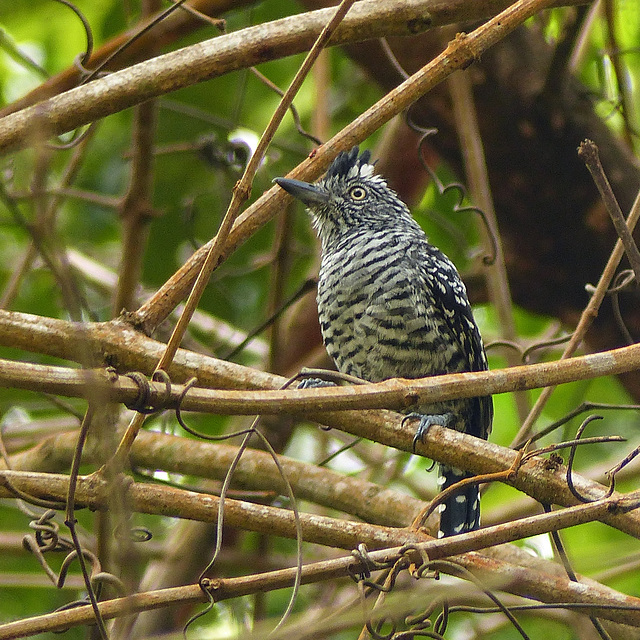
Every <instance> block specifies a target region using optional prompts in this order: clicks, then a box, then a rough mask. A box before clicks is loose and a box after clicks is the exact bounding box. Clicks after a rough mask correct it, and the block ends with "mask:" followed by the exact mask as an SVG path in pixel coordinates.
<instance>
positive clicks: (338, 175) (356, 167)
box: [324, 145, 374, 181]
mask: <svg viewBox="0 0 640 640" xmlns="http://www.w3.org/2000/svg"><path fill="white" fill-rule="evenodd" d="M359 152H360V149H359V147H358V146H357V145H356V146H355V147H353V148H352V149H351V150H350V151H341V152H340V153H339V154H338V156H337V157H336V159H335V160H334V161H333V162H332V163H331V166H330V167H329V169H327V173H326V174H325V178H324V179H325V181H329V180H341V179H342V180H344V179H354V178H358V177H360V178H366V177H369V176H372V175H373V170H374V165H373V164H372V163H371V162H369V160H370V158H371V152H370V151H368V150H367V151H363V152H362V153H361V154H360V155H358V153H359Z"/></svg>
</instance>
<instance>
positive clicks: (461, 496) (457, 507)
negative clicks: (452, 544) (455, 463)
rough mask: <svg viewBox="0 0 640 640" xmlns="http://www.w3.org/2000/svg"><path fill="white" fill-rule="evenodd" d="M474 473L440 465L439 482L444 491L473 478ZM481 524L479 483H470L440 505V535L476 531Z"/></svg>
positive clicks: (440, 536) (441, 536)
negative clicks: (461, 481)
mask: <svg viewBox="0 0 640 640" xmlns="http://www.w3.org/2000/svg"><path fill="white" fill-rule="evenodd" d="M471 477H473V474H469V473H467V472H466V471H461V470H460V469H456V468H454V467H447V466H445V465H439V467H438V484H439V485H440V490H441V491H444V490H445V489H447V488H448V487H450V486H451V485H454V484H456V482H460V480H464V479H465V478H471ZM479 526H480V494H479V492H478V485H468V486H466V487H464V488H462V489H461V490H460V491H458V492H455V493H453V494H452V495H450V496H449V497H448V498H447V499H446V500H445V501H444V502H443V503H442V504H441V505H440V530H439V531H438V537H439V538H443V537H445V536H454V535H457V534H459V533H466V532H467V531H475V530H476V529H477V528H478V527H479Z"/></svg>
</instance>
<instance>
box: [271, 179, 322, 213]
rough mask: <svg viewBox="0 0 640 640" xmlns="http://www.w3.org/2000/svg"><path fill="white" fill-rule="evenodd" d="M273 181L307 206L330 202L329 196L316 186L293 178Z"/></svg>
mask: <svg viewBox="0 0 640 640" xmlns="http://www.w3.org/2000/svg"><path fill="white" fill-rule="evenodd" d="M273 181H274V182H275V183H276V184H278V185H280V186H281V187H282V188H283V189H284V190H285V191H287V192H288V193H290V194H291V195H292V196H293V197H294V198H298V200H302V202H304V203H305V204H306V205H309V206H312V205H314V204H326V203H327V202H328V201H329V194H328V193H327V192H326V191H325V190H324V189H322V188H320V187H318V186H316V185H315V184H309V183H308V182H302V181H301V180H293V179H291V178H274V179H273Z"/></svg>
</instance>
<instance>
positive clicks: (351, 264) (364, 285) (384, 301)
mask: <svg viewBox="0 0 640 640" xmlns="http://www.w3.org/2000/svg"><path fill="white" fill-rule="evenodd" d="M274 182H275V183H277V184H278V185H279V186H280V187H282V188H283V189H284V190H285V191H287V192H288V193H289V194H290V195H292V196H294V197H295V198H297V199H298V200H301V201H302V202H303V203H304V204H305V205H306V207H307V209H308V212H309V213H310V214H311V218H312V223H313V226H314V227H315V230H316V231H317V234H318V236H319V238H320V243H321V264H320V270H319V278H318V291H317V303H318V316H319V321H320V329H321V333H322V338H323V342H324V345H325V347H326V350H327V352H328V353H329V355H330V356H331V357H332V358H333V360H334V361H335V364H336V367H337V369H338V370H339V371H341V372H343V373H346V374H350V375H353V376H357V377H358V378H361V379H363V380H365V381H368V382H380V381H382V380H387V379H389V378H398V377H399V378H422V377H427V376H436V375H443V374H447V373H458V372H463V371H484V370H486V369H488V363H487V356H486V353H485V349H484V345H483V342H482V338H481V335H480V331H479V329H478V325H477V324H476V322H475V319H474V317H473V313H472V309H471V305H470V303H469V299H468V297H467V293H466V289H465V285H464V283H463V282H462V279H461V278H460V275H459V273H458V271H457V270H456V267H455V266H454V265H453V263H452V262H451V260H450V259H449V258H448V257H447V256H446V255H445V254H444V253H442V251H440V250H439V249H438V248H437V247H435V246H434V245H432V244H431V243H430V242H429V240H428V239H427V236H426V234H425V232H424V231H423V229H422V228H421V227H420V225H419V224H418V223H417V222H416V221H415V220H414V218H413V217H412V216H411V213H410V211H409V209H408V207H407V205H406V204H405V203H404V202H403V201H402V200H401V199H400V198H399V196H398V195H397V194H396V193H395V192H394V191H393V190H392V189H391V188H390V187H389V186H388V185H387V182H386V180H385V179H384V178H383V177H382V176H381V175H379V174H376V173H375V166H374V163H372V162H371V154H370V152H369V151H368V150H366V151H363V152H362V153H360V149H359V147H358V146H354V147H353V148H352V149H351V150H349V151H342V152H341V153H339V154H338V156H337V157H336V158H335V160H334V161H333V163H332V164H331V165H330V167H329V169H328V170H327V172H326V174H325V175H324V176H323V177H322V178H320V179H319V180H318V181H317V182H315V183H308V182H302V181H300V180H294V179H291V178H275V179H274ZM411 415H412V416H414V415H415V416H416V417H418V418H419V425H418V428H417V431H416V436H415V439H414V449H415V444H416V443H417V441H419V440H422V439H423V438H424V436H425V435H426V432H427V430H428V429H429V427H430V426H431V425H433V424H438V425H442V426H445V427H448V428H451V429H456V430H457V431H461V432H464V433H467V434H471V435H473V436H476V437H478V438H483V439H485V440H486V439H487V438H488V436H489V434H490V432H491V426H492V421H493V402H492V398H491V396H485V397H476V398H465V399H455V400H448V401H442V402H437V403H433V404H429V405H421V406H418V407H417V410H416V411H415V412H412V414H411ZM467 477H470V474H468V473H467V472H464V471H463V470H460V469H457V468H454V467H450V466H447V465H443V464H441V465H439V466H438V479H437V483H438V484H439V486H440V489H441V490H444V489H446V488H448V487H449V486H451V485H453V484H455V483H456V482H458V481H460V480H462V479H463V478H467ZM439 510H440V526H439V531H438V536H439V537H444V536H451V535H456V534H460V533H465V532H467V531H473V530H475V529H477V528H478V527H479V524H480V502H479V492H478V487H477V485H467V486H466V487H465V488H463V489H461V490H460V491H458V492H457V493H454V494H453V495H452V496H450V497H449V498H447V499H446V500H445V501H444V502H443V504H441V505H440V506H439Z"/></svg>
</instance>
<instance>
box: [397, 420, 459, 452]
mask: <svg viewBox="0 0 640 640" xmlns="http://www.w3.org/2000/svg"><path fill="white" fill-rule="evenodd" d="M407 420H418V421H419V422H418V428H417V429H416V435H415V436H413V447H412V450H413V453H415V452H416V445H417V444H418V442H424V438H425V436H426V435H427V432H428V431H429V429H430V428H431V425H433V424H437V425H439V426H441V427H448V426H449V425H450V424H451V421H452V420H453V414H452V413H435V414H424V413H415V412H414V413H409V414H408V415H407V416H406V417H405V419H404V420H403V421H402V422H403V423H404V422H406V421H407Z"/></svg>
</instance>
